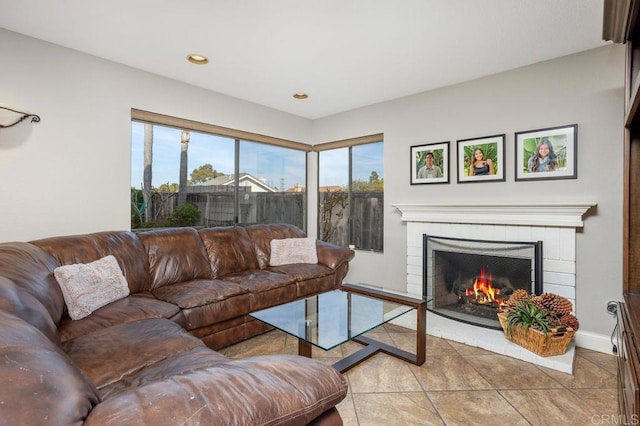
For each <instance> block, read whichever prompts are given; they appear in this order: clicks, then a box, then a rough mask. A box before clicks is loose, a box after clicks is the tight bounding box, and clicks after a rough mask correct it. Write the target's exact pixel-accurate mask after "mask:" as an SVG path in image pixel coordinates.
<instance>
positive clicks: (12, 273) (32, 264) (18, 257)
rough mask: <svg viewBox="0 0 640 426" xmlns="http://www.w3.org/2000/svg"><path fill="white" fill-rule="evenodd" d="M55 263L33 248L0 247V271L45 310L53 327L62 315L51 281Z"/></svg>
mask: <svg viewBox="0 0 640 426" xmlns="http://www.w3.org/2000/svg"><path fill="white" fill-rule="evenodd" d="M58 266H59V264H58V262H57V261H56V259H55V258H54V257H53V256H51V255H49V254H48V253H46V252H45V251H43V250H40V249H39V248H38V247H36V246H35V245H33V244H29V243H22V242H15V243H1V244H0V271H2V276H4V277H6V278H8V279H10V280H11V281H13V283H14V284H15V285H17V286H18V287H19V288H21V289H23V290H25V291H26V292H27V293H29V294H30V295H31V296H33V297H34V298H35V299H36V300H38V301H39V302H40V303H42V305H43V306H44V307H45V308H46V309H47V312H48V313H49V315H51V319H52V320H53V322H54V323H55V324H56V325H57V324H59V323H60V319H61V318H62V315H63V313H64V311H65V305H64V298H63V297H62V291H60V287H59V286H58V283H57V282H56V279H55V278H54V277H53V270H54V269H55V268H56V267H58Z"/></svg>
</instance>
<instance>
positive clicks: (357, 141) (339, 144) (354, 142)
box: [313, 133, 385, 253]
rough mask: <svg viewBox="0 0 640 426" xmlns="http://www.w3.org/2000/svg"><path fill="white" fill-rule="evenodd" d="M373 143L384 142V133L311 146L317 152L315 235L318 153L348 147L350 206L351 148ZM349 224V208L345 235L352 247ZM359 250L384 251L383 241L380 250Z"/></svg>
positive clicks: (318, 176) (318, 175) (349, 199)
mask: <svg viewBox="0 0 640 426" xmlns="http://www.w3.org/2000/svg"><path fill="white" fill-rule="evenodd" d="M373 143H383V144H384V133H375V134H371V135H367V136H360V137H355V138H349V139H342V140H337V141H332V142H325V143H321V144H318V145H314V146H313V150H314V151H315V152H317V153H318V156H317V167H316V169H317V176H316V181H317V188H316V189H317V199H318V202H317V205H316V212H317V215H318V220H317V224H316V225H317V230H316V232H317V235H321V229H320V153H321V152H322V151H329V150H334V149H340V148H348V159H349V160H348V161H349V170H348V179H349V182H348V183H347V191H348V193H347V200H348V203H349V206H351V203H352V192H353V188H352V186H353V176H352V171H353V150H352V148H353V147H355V146H358V145H367V144H373ZM383 160H384V158H383ZM383 179H384V173H383ZM383 194H384V189H383ZM384 220H385V219H384V212H383V217H382V227H383V228H384ZM351 225H352V212H351V210H349V218H348V220H347V227H348V229H347V235H348V236H349V246H350V247H352V246H353V244H352V243H353V241H352V240H351V238H352V233H351ZM356 249H358V248H356ZM360 250H366V251H374V252H377V253H384V242H383V244H382V250H380V251H378V250H373V249H360Z"/></svg>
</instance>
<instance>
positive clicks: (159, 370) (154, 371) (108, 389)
mask: <svg viewBox="0 0 640 426" xmlns="http://www.w3.org/2000/svg"><path fill="white" fill-rule="evenodd" d="M228 360H229V358H227V357H226V356H224V355H222V354H221V353H219V352H216V351H213V350H211V349H209V348H207V347H197V348H192V349H189V350H188V351H185V352H181V353H179V354H176V355H174V356H171V357H168V358H165V359H163V360H160V361H158V362H156V363H155V364H152V365H149V366H147V367H145V368H143V369H141V370H138V371H136V372H134V373H132V374H130V375H128V376H127V377H126V378H125V379H123V380H120V381H117V382H113V383H111V384H109V385H107V386H104V387H102V388H101V389H100V390H99V391H98V394H99V396H100V399H101V400H106V399H109V398H112V397H114V396H115V395H117V394H119V393H121V392H126V391H127V390H128V389H130V388H134V387H138V386H143V385H145V384H147V383H152V382H154V381H158V380H165V379H169V378H171V377H173V376H175V375H178V374H185V373H188V372H190V371H193V370H198V369H202V368H207V367H212V366H215V365H216V364H218V363H221V362H226V361H228Z"/></svg>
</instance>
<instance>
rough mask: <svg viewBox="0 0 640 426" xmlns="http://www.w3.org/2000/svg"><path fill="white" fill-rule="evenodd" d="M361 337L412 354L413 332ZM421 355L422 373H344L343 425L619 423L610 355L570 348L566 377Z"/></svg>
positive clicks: (456, 350) (278, 336)
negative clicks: (572, 362)
mask: <svg viewBox="0 0 640 426" xmlns="http://www.w3.org/2000/svg"><path fill="white" fill-rule="evenodd" d="M369 335H370V336H371V337H374V338H376V339H378V340H380V341H384V342H387V343H391V344H394V345H396V346H398V347H400V348H402V349H405V350H409V351H412V352H414V351H415V331H413V330H408V329H406V328H402V327H398V326H394V325H385V326H384V327H380V328H378V329H376V330H373V331H372V332H370V333H369ZM360 347H361V346H360V345H359V344H357V343H353V342H350V343H347V344H345V345H342V346H340V347H338V348H336V349H333V350H332V351H329V352H324V351H322V350H320V349H318V348H315V347H314V348H313V357H314V358H317V359H320V360H322V361H323V362H327V363H334V362H336V361H337V360H339V359H341V358H343V357H344V356H346V355H348V354H350V353H352V352H353V351H355V350H357V349H358V348H360ZM297 348H298V344H297V340H296V339H295V338H294V337H291V336H287V335H286V334H284V333H282V332H280V331H271V332H268V333H265V334H263V335H260V336H257V337H254V338H252V339H249V340H247V341H245V342H241V343H239V344H236V345H234V346H230V347H228V348H225V349H223V350H221V352H223V353H224V354H226V355H227V356H230V357H232V358H244V357H248V356H253V355H263V354H275V353H297ZM426 353H427V360H426V362H425V363H424V364H423V365H422V366H415V365H412V364H409V363H406V362H403V361H400V360H398V359H396V358H393V357H391V356H388V355H386V354H377V355H375V356H374V357H372V358H370V359H368V360H366V361H364V362H363V363H361V364H360V365H358V366H356V367H354V368H353V369H351V370H349V371H347V372H346V373H345V375H346V377H347V379H348V381H349V394H348V395H347V397H346V399H345V400H343V401H342V402H341V403H340V404H339V405H338V411H339V412H340V415H341V416H342V419H343V421H344V424H345V425H347V426H351V425H363V426H364V425H366V426H369V425H492V426H493V425H545V426H547V425H608V424H619V420H618V417H617V403H618V401H617V394H616V369H617V361H616V357H615V356H614V355H608V354H602V353H600V352H594V351H590V350H587V349H582V348H577V350H576V357H575V366H574V374H573V375H570V374H566V373H561V372H558V371H555V370H551V369H548V368H544V367H539V366H535V365H533V364H529V363H527V362H525V361H520V360H517V359H514V358H510V357H507V356H503V355H497V354H495V353H493V352H489V351H486V350H484V349H479V348H475V347H470V346H466V345H464V344H461V343H457V342H452V341H449V340H445V339H442V338H437V337H433V336H427V352H426ZM616 420H618V422H617V423H616Z"/></svg>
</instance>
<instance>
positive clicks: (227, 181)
mask: <svg viewBox="0 0 640 426" xmlns="http://www.w3.org/2000/svg"><path fill="white" fill-rule="evenodd" d="M243 182H250V183H252V184H253V185H255V186H257V187H260V188H262V189H263V190H264V191H265V192H276V191H277V189H276V188H272V187H270V186H269V185H267V184H266V183H265V182H264V181H263V180H262V179H259V178H257V177H255V176H252V175H251V174H249V173H242V174H240V184H241V185H242V183H243ZM234 183H235V177H234V176H233V175H222V176H218V177H216V178H213V179H209V180H207V181H204V182H202V183H199V184H198V185H200V186H211V185H224V186H227V185H232V184H234Z"/></svg>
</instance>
